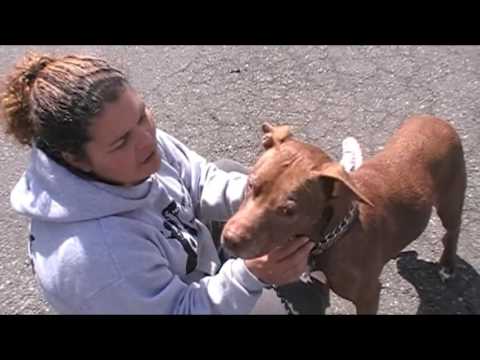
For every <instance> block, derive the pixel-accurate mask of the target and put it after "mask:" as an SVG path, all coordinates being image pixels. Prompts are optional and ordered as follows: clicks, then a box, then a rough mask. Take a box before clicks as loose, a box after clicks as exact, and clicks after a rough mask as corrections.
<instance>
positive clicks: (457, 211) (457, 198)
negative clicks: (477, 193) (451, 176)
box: [437, 185, 464, 281]
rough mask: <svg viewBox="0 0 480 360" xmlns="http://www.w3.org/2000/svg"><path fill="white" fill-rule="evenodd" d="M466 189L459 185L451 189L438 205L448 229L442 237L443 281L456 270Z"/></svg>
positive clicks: (439, 214) (441, 270)
mask: <svg viewBox="0 0 480 360" xmlns="http://www.w3.org/2000/svg"><path fill="white" fill-rule="evenodd" d="M463 200H464V189H462V188H461V186H459V185H457V186H455V187H453V188H452V189H451V192H450V196H447V197H446V198H445V199H442V200H441V201H440V202H439V204H438V207H437V213H438V216H439V218H440V220H441V221H442V225H443V227H444V228H445V230H446V233H445V235H444V236H443V238H442V243H443V253H442V256H441V258H440V262H439V263H440V270H439V275H440V278H441V280H442V281H446V280H448V279H449V278H450V277H451V276H452V275H453V273H454V270H455V258H456V254H457V243H458V235H459V233H460V225H461V221H462V220H461V217H462V208H463Z"/></svg>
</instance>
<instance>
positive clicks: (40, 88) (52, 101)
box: [0, 53, 128, 165]
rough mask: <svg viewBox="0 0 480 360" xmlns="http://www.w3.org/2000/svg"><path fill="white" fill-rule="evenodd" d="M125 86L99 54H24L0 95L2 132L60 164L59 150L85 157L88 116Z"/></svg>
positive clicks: (77, 156)
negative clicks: (3, 127)
mask: <svg viewBox="0 0 480 360" xmlns="http://www.w3.org/2000/svg"><path fill="white" fill-rule="evenodd" d="M127 85H128V81H127V79H126V77H125V75H124V74H123V73H122V72H121V71H120V70H118V69H116V68H114V67H112V66H111V65H110V64H108V63H107V62H106V61H105V60H102V59H97V58H93V57H86V56H76V55H66V56H61V57H52V56H48V55H39V54H33V53H31V54H27V55H26V56H25V57H24V59H23V60H22V61H21V62H19V63H18V64H17V65H16V67H15V70H14V71H13V72H12V73H11V74H10V75H9V76H8V78H7V80H6V84H5V90H4V92H3V93H2V94H1V95H0V101H1V108H2V113H3V114H2V115H3V116H2V117H3V118H4V120H5V121H6V132H7V134H12V135H13V136H14V137H15V138H16V139H17V140H18V141H19V142H20V143H21V144H24V145H28V146H32V145H35V146H37V147H38V148H39V149H41V150H43V151H44V152H45V153H47V154H48V155H49V156H51V157H52V158H54V159H55V160H56V161H59V162H61V163H62V164H64V165H65V162H64V161H63V156H62V153H68V154H71V155H72V156H74V157H75V158H77V159H84V158H85V151H84V145H85V144H86V143H87V142H88V141H90V136H89V133H88V128H89V126H90V125H91V121H92V119H93V118H94V117H95V116H96V115H98V114H99V113H100V112H101V111H102V108H103V105H104V104H105V102H113V101H115V100H116V99H117V98H118V97H119V95H120V94H121V93H122V91H123V90H124V89H125V87H126V86H127Z"/></svg>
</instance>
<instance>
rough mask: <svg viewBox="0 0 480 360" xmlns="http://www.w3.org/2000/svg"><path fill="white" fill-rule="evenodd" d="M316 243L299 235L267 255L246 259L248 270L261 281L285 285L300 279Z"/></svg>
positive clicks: (306, 268)
mask: <svg viewBox="0 0 480 360" xmlns="http://www.w3.org/2000/svg"><path fill="white" fill-rule="evenodd" d="M313 247H314V243H313V242H311V241H310V239H309V238H308V237H299V238H295V239H293V240H291V241H289V242H288V243H287V244H285V245H283V246H281V247H277V248H275V249H273V250H272V251H271V252H269V253H268V254H266V255H263V256H260V257H257V258H253V259H246V260H245V265H246V266H247V268H248V270H250V272H251V273H252V274H253V275H255V276H256V277H257V279H259V280H260V281H262V282H264V283H266V284H270V285H277V286H278V285H285V284H288V283H291V282H295V281H298V279H299V277H300V276H301V275H302V274H303V273H304V272H306V271H307V270H308V256H309V254H310V251H311V250H312V248H313Z"/></svg>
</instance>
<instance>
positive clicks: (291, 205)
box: [279, 200, 297, 216]
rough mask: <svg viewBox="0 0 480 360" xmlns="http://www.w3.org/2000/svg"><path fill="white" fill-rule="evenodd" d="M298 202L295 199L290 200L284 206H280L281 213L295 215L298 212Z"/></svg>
mask: <svg viewBox="0 0 480 360" xmlns="http://www.w3.org/2000/svg"><path fill="white" fill-rule="evenodd" d="M296 208H297V203H296V202H295V201H293V200H288V201H287V202H286V203H285V204H284V205H283V206H281V207H280V208H279V211H280V214H281V215H283V216H293V215H295V213H296V210H297V209H296Z"/></svg>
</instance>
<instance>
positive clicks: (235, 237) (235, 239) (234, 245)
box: [221, 229, 246, 253]
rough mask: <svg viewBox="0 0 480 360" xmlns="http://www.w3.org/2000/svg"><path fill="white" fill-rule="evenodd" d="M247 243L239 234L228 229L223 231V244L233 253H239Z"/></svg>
mask: <svg viewBox="0 0 480 360" xmlns="http://www.w3.org/2000/svg"><path fill="white" fill-rule="evenodd" d="M245 241H246V239H245V238H242V237H241V236H240V235H239V234H237V233H235V232H233V231H231V230H228V229H223V233H222V238H221V242H222V243H223V244H224V245H225V247H226V248H227V249H228V250H230V251H231V252H233V253H236V252H238V251H239V250H240V248H241V247H242V246H243V244H245Z"/></svg>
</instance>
